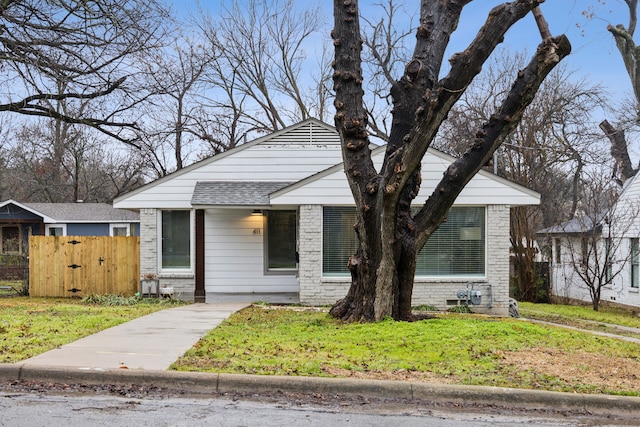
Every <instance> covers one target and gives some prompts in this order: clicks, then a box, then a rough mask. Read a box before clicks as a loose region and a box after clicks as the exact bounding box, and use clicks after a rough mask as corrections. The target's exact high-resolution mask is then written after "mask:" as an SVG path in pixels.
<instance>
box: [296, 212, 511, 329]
mask: <svg viewBox="0 0 640 427" xmlns="http://www.w3.org/2000/svg"><path fill="white" fill-rule="evenodd" d="M505 224H509V207H508V206H504V205H503V206H489V207H488V208H487V239H488V244H487V277H486V278H485V279H483V280H478V281H477V282H476V283H477V284H476V287H475V289H480V290H481V291H482V293H483V300H482V302H483V304H482V305H480V306H477V307H474V308H473V310H474V311H476V312H479V313H487V314H493V315H498V316H507V315H508V311H509V227H508V226H505ZM321 242H322V206H320V205H304V206H301V207H300V242H299V252H300V271H299V280H300V302H302V303H305V304H310V305H316V304H317V305H324V304H333V303H334V302H336V301H337V300H339V299H340V298H343V297H344V296H345V295H346V294H347V291H348V289H349V279H348V278H340V279H336V278H331V279H329V278H323V277H322V243H321ZM345 263H346V260H345ZM488 284H491V287H489V286H487V285H488ZM460 289H466V281H442V280H428V281H427V280H416V282H415V285H414V289H413V305H419V304H429V305H433V306H436V307H438V308H440V309H446V308H448V307H449V305H448V304H447V302H448V301H449V302H450V303H451V302H452V300H456V293H457V291H458V290H460ZM490 301H492V302H491V304H490V305H491V306H489V302H490ZM456 303H457V302H456Z"/></svg>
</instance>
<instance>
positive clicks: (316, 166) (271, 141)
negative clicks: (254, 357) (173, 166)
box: [114, 122, 342, 209]
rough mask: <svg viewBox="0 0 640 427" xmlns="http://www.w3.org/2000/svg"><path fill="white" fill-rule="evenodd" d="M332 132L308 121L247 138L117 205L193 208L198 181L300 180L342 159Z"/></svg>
mask: <svg viewBox="0 0 640 427" xmlns="http://www.w3.org/2000/svg"><path fill="white" fill-rule="evenodd" d="M341 160H342V158H341V152H340V139H339V137H338V135H337V133H335V132H334V131H332V130H330V129H328V128H326V127H324V126H320V125H318V124H315V123H313V122H311V123H306V124H305V125H304V126H300V127H294V128H293V129H289V130H286V131H283V132H280V133H276V134H274V135H273V136H269V137H268V138H263V139H260V140H257V141H253V142H250V143H247V144H246V145H245V146H240V147H238V148H236V149H234V150H230V151H227V152H225V153H222V154H219V155H216V156H213V157H211V158H209V159H207V160H204V161H202V162H199V163H197V164H194V165H191V166H189V167H188V168H185V169H183V170H181V171H179V172H176V173H174V174H172V175H169V176H167V177H165V178H162V179H160V180H158V181H156V182H154V183H152V184H150V185H148V186H145V187H142V188H141V189H140V190H137V191H134V192H131V193H129V194H127V195H125V196H123V197H121V198H118V199H116V201H115V202H114V206H115V207H118V208H131V209H139V208H164V209H178V208H182V209H185V208H190V207H191V203H190V201H191V196H192V194H193V189H194V187H195V185H196V183H197V182H198V181H281V182H282V181H284V182H287V181H290V182H294V181H298V180H300V179H303V178H305V177H308V176H310V175H313V174H314V173H317V172H319V171H321V170H324V169H327V168H329V167H331V166H334V165H336V164H337V163H339V162H341Z"/></svg>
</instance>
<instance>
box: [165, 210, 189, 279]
mask: <svg viewBox="0 0 640 427" xmlns="http://www.w3.org/2000/svg"><path fill="white" fill-rule="evenodd" d="M161 239H162V268H168V269H174V268H176V269H187V268H191V212H189V211H162V236H161Z"/></svg>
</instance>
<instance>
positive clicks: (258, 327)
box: [173, 306, 640, 395]
mask: <svg viewBox="0 0 640 427" xmlns="http://www.w3.org/2000/svg"><path fill="white" fill-rule="evenodd" d="M639 355H640V346H639V345H638V344H633V343H629V342H624V341H620V340H616V339H611V338H603V337H598V336H594V335H591V334H587V333H583V332H576V331H570V330H566V329H563V328H560V327H552V326H546V325H541V324H535V323H531V322H528V321H525V320H518V319H497V318H490V317H486V316H475V315H455V314H443V315H439V316H437V318H435V319H430V320H422V321H418V322H412V323H408V322H393V321H383V322H380V323H375V324H345V323H341V322H338V321H336V320H334V319H332V318H331V317H330V316H329V315H328V314H327V313H326V312H324V311H318V310H305V309H300V308H298V309H286V308H272V307H261V306H253V307H249V308H247V309H245V310H242V311H241V312H238V313H236V314H234V315H232V316H231V317H230V318H229V319H227V320H226V321H225V322H223V324H222V325H220V326H219V327H217V328H216V329H214V330H212V331H211V332H210V333H209V334H208V335H207V336H205V337H204V338H203V339H202V340H201V341H200V342H198V343H197V344H196V345H195V346H194V348H193V349H191V350H189V351H188V352H187V353H186V354H185V355H184V356H183V357H182V358H181V359H179V360H178V361H177V362H176V363H175V364H174V365H173V369H177V370H184V371H207V372H227V373H242V374H265V375H308V376H329V377H356V378H379V379H396V380H408V381H430V382H438V383H450V384H469V385H488V386H500V387H515V388H530V389H544V390H555V391H564V392H581V393H608V394H629V395H640V381H638V379H639V378H638V375H639V374H640V360H639Z"/></svg>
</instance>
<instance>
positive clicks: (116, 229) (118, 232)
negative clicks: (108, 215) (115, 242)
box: [111, 224, 129, 236]
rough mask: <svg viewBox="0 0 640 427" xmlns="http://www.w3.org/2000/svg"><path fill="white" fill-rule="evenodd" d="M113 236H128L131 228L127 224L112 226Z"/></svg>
mask: <svg viewBox="0 0 640 427" xmlns="http://www.w3.org/2000/svg"><path fill="white" fill-rule="evenodd" d="M111 235H112V236H128V235H129V227H128V226H127V225H126V224H111Z"/></svg>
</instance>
